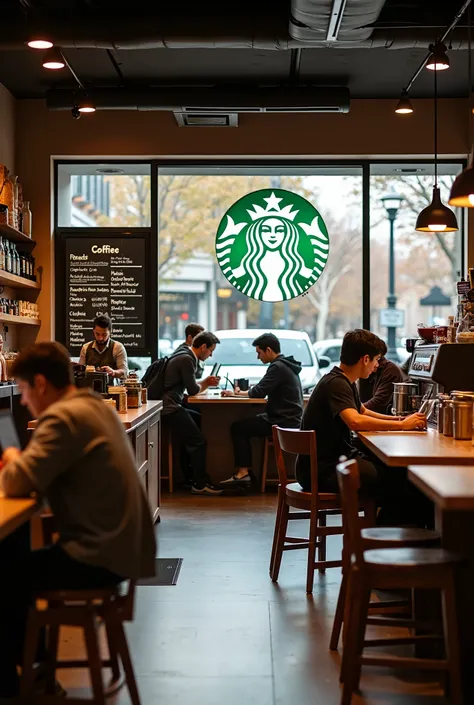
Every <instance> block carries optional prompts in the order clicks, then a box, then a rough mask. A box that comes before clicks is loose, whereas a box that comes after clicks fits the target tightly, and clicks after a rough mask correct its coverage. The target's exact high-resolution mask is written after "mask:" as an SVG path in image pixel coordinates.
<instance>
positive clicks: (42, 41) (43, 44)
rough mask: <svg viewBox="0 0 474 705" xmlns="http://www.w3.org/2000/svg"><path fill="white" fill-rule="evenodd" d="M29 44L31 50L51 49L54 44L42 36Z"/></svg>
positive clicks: (33, 39)
mask: <svg viewBox="0 0 474 705" xmlns="http://www.w3.org/2000/svg"><path fill="white" fill-rule="evenodd" d="M27 44H28V46H29V47H30V49H51V48H52V47H53V42H52V41H51V40H50V39H47V38H46V37H45V36H43V35H41V34H38V35H35V36H34V37H32V38H31V39H30V40H29V41H28V42H27Z"/></svg>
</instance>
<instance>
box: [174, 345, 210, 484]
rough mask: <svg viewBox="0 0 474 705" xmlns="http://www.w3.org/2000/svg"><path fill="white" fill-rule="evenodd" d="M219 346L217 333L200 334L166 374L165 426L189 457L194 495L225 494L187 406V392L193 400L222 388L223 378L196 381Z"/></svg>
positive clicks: (177, 354) (176, 358)
mask: <svg viewBox="0 0 474 705" xmlns="http://www.w3.org/2000/svg"><path fill="white" fill-rule="evenodd" d="M218 343H219V339H218V338H217V337H216V336H215V335H214V334H213V333H209V332H208V331H203V332H202V333H198V335H197V336H196V337H195V338H194V340H193V342H192V345H191V347H189V348H188V347H186V349H183V350H179V351H176V352H175V353H174V354H173V355H171V357H170V358H169V360H168V364H167V365H166V370H165V380H164V386H165V391H164V394H163V412H162V415H163V423H164V424H165V425H166V426H167V427H168V428H169V429H170V430H171V433H172V435H173V437H174V438H175V439H176V440H177V441H178V444H179V445H180V446H182V447H184V448H185V449H186V451H187V453H188V455H189V462H190V465H191V469H192V473H193V479H192V486H191V493H192V494H208V495H217V494H222V490H221V489H220V488H219V487H217V486H216V485H213V484H212V481H211V479H210V477H209V476H208V474H207V471H206V439H205V438H204V436H203V435H202V433H201V431H200V429H199V428H198V426H197V424H196V422H195V421H194V418H193V417H192V415H191V414H190V413H189V412H188V410H187V409H186V408H185V407H184V406H183V399H184V392H185V390H186V391H187V392H188V394H189V395H190V396H193V395H195V394H199V392H203V391H204V390H205V389H207V388H208V387H214V386H216V385H218V384H219V377H212V376H210V377H206V379H203V380H202V382H200V383H199V382H197V381H196V370H197V365H198V362H199V361H201V362H204V361H205V360H208V359H209V358H210V357H212V353H213V352H214V350H215V349H216V345H217V344H218Z"/></svg>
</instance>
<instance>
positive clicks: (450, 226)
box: [415, 186, 459, 233]
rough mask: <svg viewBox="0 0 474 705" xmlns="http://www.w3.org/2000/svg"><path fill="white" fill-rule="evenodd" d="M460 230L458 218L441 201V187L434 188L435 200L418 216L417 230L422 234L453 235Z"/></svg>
mask: <svg viewBox="0 0 474 705" xmlns="http://www.w3.org/2000/svg"><path fill="white" fill-rule="evenodd" d="M458 229H459V228H458V221H457V220H456V216H455V215H454V213H453V211H452V210H451V208H448V206H445V205H444V203H443V202H442V201H441V193H440V190H439V187H438V186H433V199H432V201H431V203H430V205H429V206H427V207H426V208H423V210H422V211H421V213H420V214H419V215H418V218H417V219H416V226H415V230H418V231H420V232H422V233H452V232H454V231H455V230H458Z"/></svg>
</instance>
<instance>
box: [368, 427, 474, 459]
mask: <svg viewBox="0 0 474 705" xmlns="http://www.w3.org/2000/svg"><path fill="white" fill-rule="evenodd" d="M357 435H358V437H359V439H360V440H361V441H362V443H363V444H364V445H365V446H366V447H367V448H368V449H369V450H371V451H372V453H374V455H376V456H377V458H379V459H380V460H381V461H382V462H383V463H385V465H391V466H403V467H406V466H407V465H410V464H413V465H452V464H456V465H474V448H473V446H472V443H471V441H457V440H454V438H449V437H447V436H443V434H440V433H438V431H436V430H435V429H432V428H429V429H428V430H427V431H376V432H374V431H363V432H360V433H358V434H357Z"/></svg>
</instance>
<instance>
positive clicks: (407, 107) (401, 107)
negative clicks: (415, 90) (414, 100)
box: [395, 91, 413, 115]
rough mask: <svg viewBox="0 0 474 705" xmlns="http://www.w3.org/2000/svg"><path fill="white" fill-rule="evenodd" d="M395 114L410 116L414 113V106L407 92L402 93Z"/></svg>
mask: <svg viewBox="0 0 474 705" xmlns="http://www.w3.org/2000/svg"><path fill="white" fill-rule="evenodd" d="M395 112H396V113H398V114H399V115H409V114H410V113H412V112H413V105H412V104H411V100H410V98H409V97H408V93H407V92H406V91H403V92H402V94H401V96H400V100H399V101H398V103H397V107H396V108H395Z"/></svg>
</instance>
